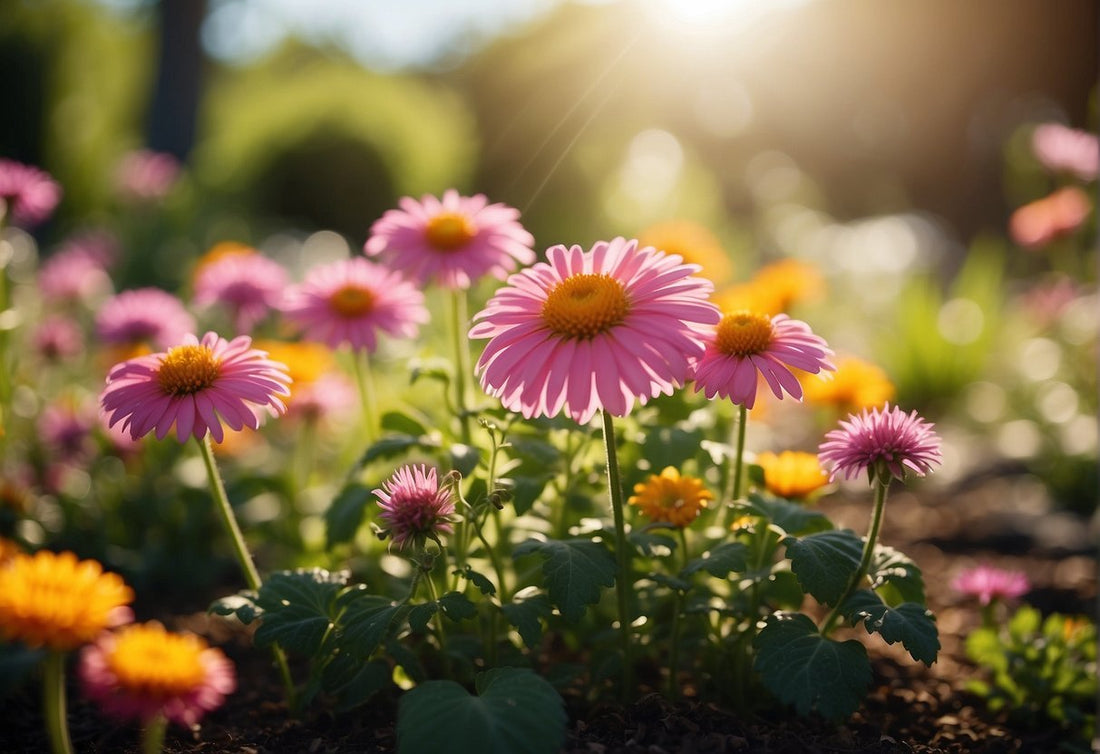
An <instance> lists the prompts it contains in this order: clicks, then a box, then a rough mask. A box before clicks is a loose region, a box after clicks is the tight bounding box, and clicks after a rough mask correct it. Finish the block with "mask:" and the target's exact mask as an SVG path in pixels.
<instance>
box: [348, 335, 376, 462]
mask: <svg viewBox="0 0 1100 754" xmlns="http://www.w3.org/2000/svg"><path fill="white" fill-rule="evenodd" d="M352 362H353V363H354V364H355V384H356V386H357V387H358V388H359V405H360V407H361V408H362V410H363V427H364V429H365V434H366V439H367V445H370V444H371V443H372V442H374V438H375V435H376V433H377V432H378V418H377V413H378V411H377V406H376V405H375V397H374V380H373V379H372V378H371V370H370V354H368V353H367V352H366V351H362V352H359V351H356V352H355V353H354V354H352Z"/></svg>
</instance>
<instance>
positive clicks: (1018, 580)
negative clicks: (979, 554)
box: [951, 563, 1031, 605]
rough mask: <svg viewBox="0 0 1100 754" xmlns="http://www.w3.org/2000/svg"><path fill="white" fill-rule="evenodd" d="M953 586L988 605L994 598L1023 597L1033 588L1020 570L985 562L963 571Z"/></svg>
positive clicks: (1012, 598)
mask: <svg viewBox="0 0 1100 754" xmlns="http://www.w3.org/2000/svg"><path fill="white" fill-rule="evenodd" d="M951 587H952V588H953V589H954V590H955V591H957V592H961V593H962V594H965V595H969V596H971V597H977V598H978V601H979V602H980V603H981V604H982V605H988V604H990V603H991V602H993V601H994V600H1014V599H1016V598H1018V597H1022V596H1023V595H1025V594H1027V593H1028V591H1029V590H1030V589H1031V583H1030V582H1029V581H1028V579H1027V575H1026V574H1024V573H1022V572H1020V571H1006V570H1003V569H1001V568H996V567H994V566H990V565H986V564H984V563H983V564H981V565H978V566H975V567H973V568H968V569H966V570H965V571H963V572H961V573H960V574H959V575H958V576H956V577H955V580H954V581H952V582H951Z"/></svg>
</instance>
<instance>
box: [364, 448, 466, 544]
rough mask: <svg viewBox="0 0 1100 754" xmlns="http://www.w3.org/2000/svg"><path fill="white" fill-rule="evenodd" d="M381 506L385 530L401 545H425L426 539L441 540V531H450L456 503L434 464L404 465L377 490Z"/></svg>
mask: <svg viewBox="0 0 1100 754" xmlns="http://www.w3.org/2000/svg"><path fill="white" fill-rule="evenodd" d="M374 495H375V496H376V497H377V498H378V505H379V507H380V508H382V513H381V514H379V518H381V519H382V522H383V523H384V524H385V526H384V529H383V532H384V534H388V535H389V536H390V537H392V538H393V543H394V544H395V545H397V547H398V549H403V548H404V547H405V546H406V545H408V544H416V545H423V544H424V541H425V540H427V539H432V540H435V541H437V542H438V541H439V535H440V534H451V533H452V532H453V531H454V529H453V528H452V526H451V519H450V515H451V514H452V513H454V510H455V506H454V502H453V501H452V500H451V489H450V487H440V486H439V483H438V480H437V479H436V471H435V469H434V468H427V467H426V466H424V465H420V466H402V467H401V468H399V469H398V470H397V471H395V472H394V474H393V476H392V477H390V479H389V480H387V481H385V482H383V483H382V487H381V489H376V490H374Z"/></svg>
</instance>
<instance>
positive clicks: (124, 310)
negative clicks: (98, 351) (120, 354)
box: [95, 288, 195, 348]
mask: <svg viewBox="0 0 1100 754" xmlns="http://www.w3.org/2000/svg"><path fill="white" fill-rule="evenodd" d="M95 329H96V335H97V336H98V337H99V339H100V340H101V341H103V342H104V343H108V344H110V345H116V346H134V345H138V344H144V345H150V346H153V347H156V348H167V347H169V346H171V345H174V344H176V343H178V342H179V341H180V338H182V337H183V336H184V335H186V334H187V333H190V332H194V330H195V318H194V317H193V316H191V313H190V312H188V311H187V309H186V308H185V307H184V305H183V302H182V301H180V300H179V299H178V298H176V297H175V296H173V295H172V294H171V293H169V292H168V291H162V290H161V289H159V288H135V289H133V290H129V291H123V292H122V293H119V294H117V295H115V296H113V297H111V298H110V299H108V300H107V301H105V302H104V303H103V306H101V307H100V309H99V311H98V312H96V316H95Z"/></svg>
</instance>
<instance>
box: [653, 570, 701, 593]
mask: <svg viewBox="0 0 1100 754" xmlns="http://www.w3.org/2000/svg"><path fill="white" fill-rule="evenodd" d="M646 578H647V579H649V580H650V581H652V582H653V583H655V584H659V585H661V586H664V587H668V588H669V589H675V590H676V591H678V592H686V591H688V590H689V589H691V582H690V581H686V580H685V579H678V578H676V577H675V576H669V575H668V574H665V573H648V574H646Z"/></svg>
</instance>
